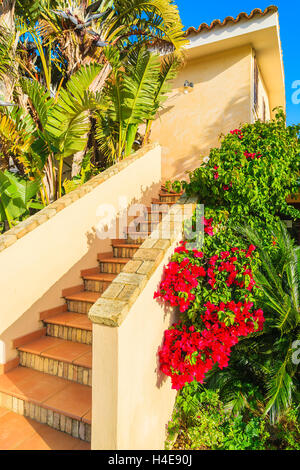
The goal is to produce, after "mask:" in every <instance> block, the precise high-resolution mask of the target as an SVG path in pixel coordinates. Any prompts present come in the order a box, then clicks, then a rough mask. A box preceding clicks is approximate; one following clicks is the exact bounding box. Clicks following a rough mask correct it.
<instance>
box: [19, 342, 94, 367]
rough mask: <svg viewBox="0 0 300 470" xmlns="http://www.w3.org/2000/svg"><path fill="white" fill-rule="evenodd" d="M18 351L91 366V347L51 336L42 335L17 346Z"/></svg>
mask: <svg viewBox="0 0 300 470" xmlns="http://www.w3.org/2000/svg"><path fill="white" fill-rule="evenodd" d="M18 351H22V352H26V353H30V354H34V355H37V356H41V357H45V358H48V359H53V360H56V361H60V362H67V363H70V364H74V365H78V366H82V367H86V368H89V369H91V368H92V356H91V353H92V347H91V346H90V345H88V344H82V343H74V342H73V341H66V340H63V339H59V338H53V337H52V336H44V337H43V338H40V339H37V340H34V341H32V342H31V343H28V344H26V345H24V346H21V347H20V348H18Z"/></svg>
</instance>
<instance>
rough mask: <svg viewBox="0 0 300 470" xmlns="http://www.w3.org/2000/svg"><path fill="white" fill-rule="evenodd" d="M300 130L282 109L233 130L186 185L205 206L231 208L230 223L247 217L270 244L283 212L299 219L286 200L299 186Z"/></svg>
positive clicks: (235, 222)
mask: <svg viewBox="0 0 300 470" xmlns="http://www.w3.org/2000/svg"><path fill="white" fill-rule="evenodd" d="M298 131H299V127H297V126H292V127H291V126H290V127H287V126H286V122H285V116H284V114H283V112H282V111H281V110H278V111H277V115H276V119H274V120H273V121H271V122H268V123H264V122H261V121H257V122H255V123H254V124H246V125H244V126H243V127H242V128H241V129H235V130H233V131H231V132H230V133H229V134H228V135H226V136H224V137H223V140H222V142H221V146H220V148H214V149H212V150H211V151H210V154H209V157H208V158H207V159H206V160H205V162H204V163H203V164H202V165H201V166H200V167H199V168H197V169H196V170H195V171H193V172H192V173H190V182H188V183H186V182H182V184H183V188H184V189H185V190H186V192H187V193H188V194H193V195H195V194H196V195H198V196H199V200H200V201H201V202H203V203H205V206H206V207H209V208H214V209H216V208H218V210H219V211H220V210H227V211H228V214H229V219H228V223H229V224H231V225H232V226H236V225H237V224H241V223H243V221H244V222H245V223H247V224H248V225H250V226H251V227H253V228H255V230H257V231H258V233H259V235H260V236H261V237H263V238H264V240H265V243H266V247H268V246H270V244H271V232H272V228H273V226H274V224H275V223H276V222H277V221H278V220H279V217H282V218H285V219H286V218H294V219H296V218H300V213H299V211H297V210H296V209H294V208H293V207H292V206H291V205H289V204H287V202H286V200H287V197H288V196H290V195H291V194H296V193H297V192H298V190H299V166H300V158H299V151H300V149H299V141H298Z"/></svg>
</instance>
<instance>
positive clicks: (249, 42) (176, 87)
mask: <svg viewBox="0 0 300 470" xmlns="http://www.w3.org/2000/svg"><path fill="white" fill-rule="evenodd" d="M186 36H187V38H188V39H189V44H188V45H187V46H186V49H185V52H184V56H185V63H184V66H183V67H182V69H181V71H180V73H179V74H178V76H177V78H176V80H175V81H174V83H173V88H172V91H171V93H170V96H169V98H168V100H167V101H166V103H165V106H164V109H163V110H162V111H161V112H160V114H159V116H158V118H157V120H156V122H155V123H154V125H153V130H152V135H151V139H152V140H153V141H158V142H159V143H160V145H161V146H162V148H163V157H162V173H163V178H164V179H165V180H166V179H176V178H186V176H187V175H186V172H188V171H191V170H193V169H194V168H196V167H197V166H199V164H200V163H201V160H202V159H203V157H205V156H207V155H208V154H209V151H210V149H211V148H212V147H216V146H218V145H219V142H220V135H221V134H226V133H227V132H229V131H230V130H231V129H235V128H237V127H239V126H240V125H242V124H244V123H247V122H248V123H253V122H254V121H255V120H257V119H261V120H264V121H266V120H269V119H270V118H272V117H273V116H274V111H273V110H274V108H276V107H278V106H282V107H283V108H284V109H285V86H284V67H283V60H282V50H281V42H280V31H279V15H278V9H277V7H273V6H271V7H269V8H267V9H266V10H265V11H262V10H259V9H256V10H253V11H252V12H251V14H250V15H247V14H246V13H241V14H240V15H239V16H238V17H237V18H235V19H234V18H232V17H227V18H225V19H224V21H223V22H221V21H220V20H215V21H213V22H212V23H211V24H210V25H208V24H206V23H203V24H201V25H200V26H199V28H198V29H196V28H194V27H191V28H189V29H188V30H187V31H186ZM185 85H186V86H185Z"/></svg>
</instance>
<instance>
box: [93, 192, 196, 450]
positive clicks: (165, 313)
mask: <svg viewBox="0 0 300 470" xmlns="http://www.w3.org/2000/svg"><path fill="white" fill-rule="evenodd" d="M195 207H196V198H194V199H192V198H191V199H188V198H187V197H186V196H185V195H184V196H182V197H181V199H180V200H179V201H178V203H177V204H174V205H173V206H172V208H171V209H170V212H169V214H168V215H167V216H165V217H164V219H163V221H162V222H161V224H159V226H158V228H157V229H156V230H155V231H154V232H153V233H152V234H151V235H150V237H149V238H148V239H146V240H145V242H144V243H143V244H142V245H141V247H140V248H139V250H137V252H136V253H135V255H134V257H133V259H132V260H131V261H130V262H129V263H128V264H127V265H126V267H125V268H124V270H123V272H122V273H120V274H119V275H118V276H117V277H116V278H115V279H114V281H113V282H112V284H111V286H110V287H109V288H108V289H107V291H105V293H104V294H103V295H102V297H101V298H100V299H98V301H97V302H96V303H95V304H94V305H93V307H92V308H91V310H90V311H89V318H90V319H91V320H92V321H93V400H92V403H93V409H92V416H93V425H92V449H93V450H157V449H163V448H164V444H165V440H166V427H167V424H168V421H169V419H170V417H171V415H172V411H173V407H174V401H175V397H176V392H175V390H172V388H171V382H170V379H169V378H167V377H166V376H165V375H164V374H162V373H161V371H160V370H159V358H158V349H159V347H160V346H161V345H162V342H163V336H164V332H165V330H166V329H167V328H168V327H169V326H170V325H171V324H172V323H174V321H177V319H178V315H177V311H176V310H175V309H173V308H171V307H166V305H165V304H162V303H159V302H158V301H157V300H154V298H153V295H154V292H155V291H156V290H157V288H158V286H159V283H160V282H161V279H162V276H163V272H164V268H165V265H166V264H167V263H168V262H169V260H170V257H171V255H172V254H173V253H174V248H175V247H176V246H178V243H179V241H180V240H182V238H183V222H184V221H185V220H189V219H190V218H191V216H192V214H193V212H194V210H195Z"/></svg>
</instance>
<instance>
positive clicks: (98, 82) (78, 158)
mask: <svg viewBox="0 0 300 470" xmlns="http://www.w3.org/2000/svg"><path fill="white" fill-rule="evenodd" d="M111 70H112V69H111V65H110V64H109V63H107V64H105V65H104V67H103V69H102V70H101V72H100V73H99V75H98V76H97V77H96V78H95V80H94V81H93V83H92V84H91V86H90V88H89V90H90V91H91V92H93V93H95V92H96V91H101V90H102V89H103V87H104V85H105V83H106V80H107V79H108V77H109V75H110V72H111ZM87 137H88V135H86V136H85V138H87ZM85 153H86V150H83V151H82V152H77V153H76V154H75V155H74V156H73V164H72V178H74V176H78V175H79V173H80V171H81V165H82V161H83V159H84V156H85Z"/></svg>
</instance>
